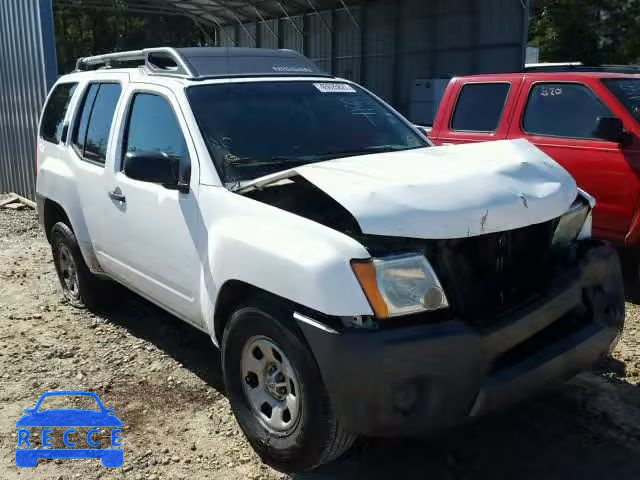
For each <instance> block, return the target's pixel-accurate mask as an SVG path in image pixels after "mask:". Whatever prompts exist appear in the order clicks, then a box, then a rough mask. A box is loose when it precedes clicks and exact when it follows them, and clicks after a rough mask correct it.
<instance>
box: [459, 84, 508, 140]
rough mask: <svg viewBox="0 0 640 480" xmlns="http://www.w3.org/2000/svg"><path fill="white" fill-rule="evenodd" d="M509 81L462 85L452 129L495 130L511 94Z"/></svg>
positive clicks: (468, 130)
mask: <svg viewBox="0 0 640 480" xmlns="http://www.w3.org/2000/svg"><path fill="white" fill-rule="evenodd" d="M509 87H510V85H509V84H508V83H468V84H466V85H465V86H463V87H462V91H461V92H460V95H459V96H458V103H457V104H456V109H455V111H454V113H453V119H452V120H451V129H452V130H454V131H464V132H484V133H486V132H495V131H496V129H497V128H498V125H500V118H501V117H502V110H504V104H505V102H506V101H507V95H508V94H509Z"/></svg>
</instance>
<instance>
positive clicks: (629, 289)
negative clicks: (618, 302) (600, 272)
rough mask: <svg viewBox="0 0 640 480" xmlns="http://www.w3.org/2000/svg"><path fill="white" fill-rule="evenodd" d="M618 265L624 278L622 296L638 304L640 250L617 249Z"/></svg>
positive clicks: (639, 295) (639, 293)
mask: <svg viewBox="0 0 640 480" xmlns="http://www.w3.org/2000/svg"><path fill="white" fill-rule="evenodd" d="M618 256H619V258H620V266H621V267H622V275H623V278H624V296H625V299H626V300H627V301H629V302H632V303H635V304H636V305H638V304H640V250H638V249H637V248H629V247H627V248H620V249H618Z"/></svg>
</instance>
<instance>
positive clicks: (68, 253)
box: [51, 222, 105, 308]
mask: <svg viewBox="0 0 640 480" xmlns="http://www.w3.org/2000/svg"><path fill="white" fill-rule="evenodd" d="M51 251H52V253H53V263H54V265H55V267H56V272H57V273H58V279H59V280H60V285H61V286H62V293H63V294H64V297H65V298H66V299H67V301H68V302H69V303H70V304H71V305H72V306H74V307H77V308H92V307H95V306H96V305H97V304H98V296H99V294H100V284H101V283H105V282H100V280H98V279H97V278H96V277H95V275H93V274H92V273H91V271H90V270H89V267H87V264H86V263H85V262H84V258H83V257H82V253H81V252H80V247H79V245H78V241H77V240H76V236H75V235H74V233H73V232H72V231H71V229H70V228H69V227H68V226H67V225H65V224H64V223H62V222H58V223H56V224H55V225H54V226H53V228H52V229H51Z"/></svg>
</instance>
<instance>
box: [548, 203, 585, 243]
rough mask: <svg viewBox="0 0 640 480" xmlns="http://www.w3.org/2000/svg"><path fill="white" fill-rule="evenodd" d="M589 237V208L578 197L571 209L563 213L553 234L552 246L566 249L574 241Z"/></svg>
mask: <svg viewBox="0 0 640 480" xmlns="http://www.w3.org/2000/svg"><path fill="white" fill-rule="evenodd" d="M590 236H591V207H590V205H589V203H587V201H586V200H585V199H583V198H582V196H578V198H577V199H576V201H575V202H573V204H572V205H571V208H569V210H567V211H566V212H565V214H564V215H562V217H560V221H559V222H558V226H557V227H556V231H555V232H554V233H553V242H552V243H553V245H554V246H556V247H566V246H567V245H569V244H570V243H571V242H573V241H574V240H576V239H583V238H589V237H590Z"/></svg>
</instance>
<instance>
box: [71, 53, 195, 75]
mask: <svg viewBox="0 0 640 480" xmlns="http://www.w3.org/2000/svg"><path fill="white" fill-rule="evenodd" d="M136 61H139V62H140V65H141V66H143V65H144V66H145V67H146V68H147V69H148V70H149V71H150V72H151V73H162V74H165V75H166V74H169V75H177V76H181V77H188V78H194V77H196V76H197V74H196V72H194V71H193V69H192V68H190V66H189V64H188V62H186V61H185V59H184V58H183V57H182V56H181V55H180V53H179V52H178V51H177V50H176V49H174V48H168V47H161V48H145V49H144V50H131V51H127V52H116V53H107V54H104V55H95V56H92V57H82V58H79V59H78V61H77V62H76V71H82V70H89V69H90V67H97V68H110V67H111V66H112V64H114V63H123V62H136ZM167 61H169V62H173V64H174V65H171V66H167V65H166V62H167Z"/></svg>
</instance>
